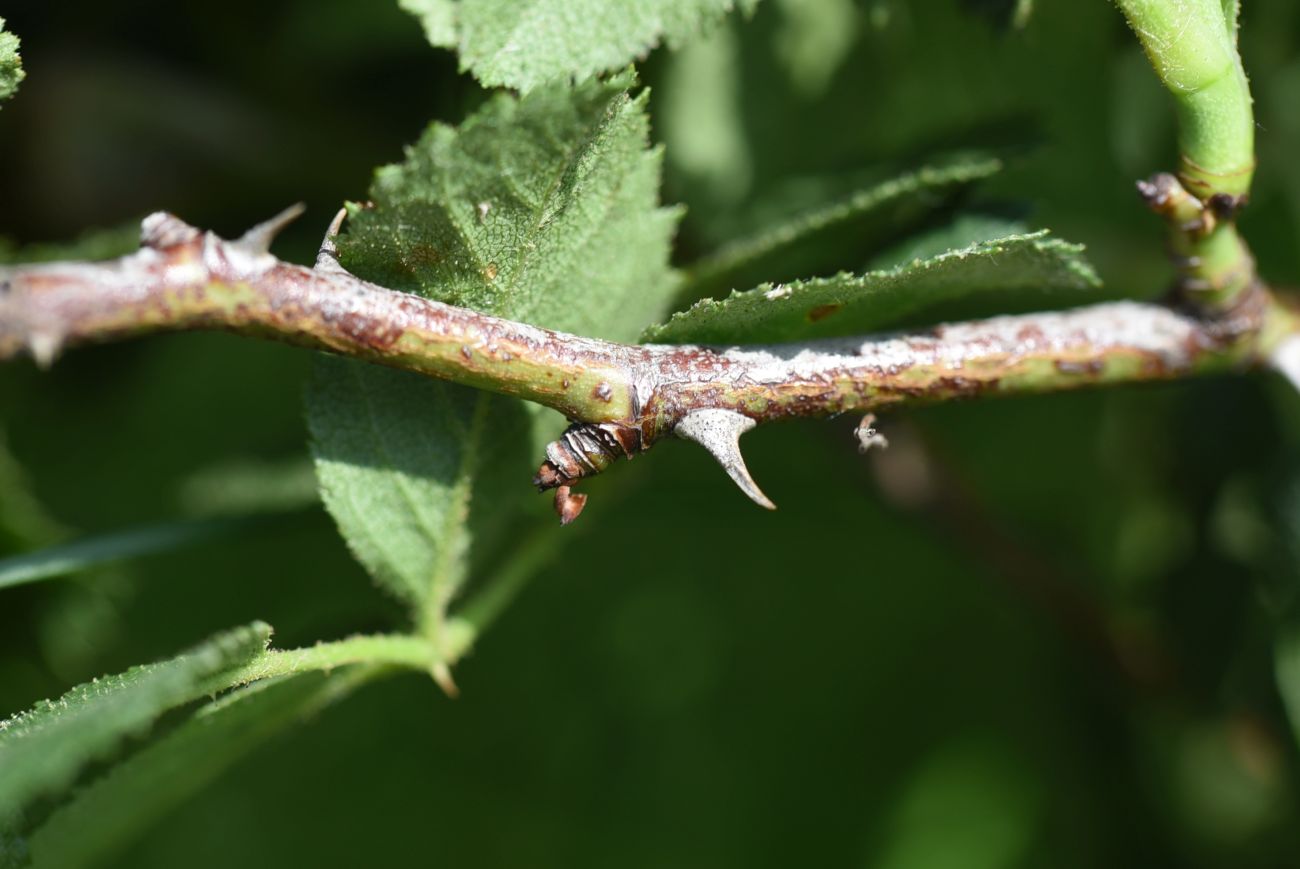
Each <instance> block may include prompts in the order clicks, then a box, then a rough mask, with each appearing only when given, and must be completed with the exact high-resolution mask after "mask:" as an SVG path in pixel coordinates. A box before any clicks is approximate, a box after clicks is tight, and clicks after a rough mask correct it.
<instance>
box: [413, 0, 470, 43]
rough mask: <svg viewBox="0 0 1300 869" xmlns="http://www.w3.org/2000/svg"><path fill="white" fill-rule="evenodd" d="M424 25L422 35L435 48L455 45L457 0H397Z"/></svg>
mask: <svg viewBox="0 0 1300 869" xmlns="http://www.w3.org/2000/svg"><path fill="white" fill-rule="evenodd" d="M398 5H399V6H401V7H402V8H403V9H405V10H406V11H407V12H410V13H411V14H412V15H414V16H415V17H416V18H419V19H420V23H421V24H422V25H424V36H425V38H426V39H428V40H429V44H430V45H433V46H435V47H437V48H455V47H456V14H457V11H458V10H457V6H458V2H457V0H398Z"/></svg>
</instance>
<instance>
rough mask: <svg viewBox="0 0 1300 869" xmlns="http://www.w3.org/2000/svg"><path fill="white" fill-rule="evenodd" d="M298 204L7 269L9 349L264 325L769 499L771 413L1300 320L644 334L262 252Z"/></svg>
mask: <svg viewBox="0 0 1300 869" xmlns="http://www.w3.org/2000/svg"><path fill="white" fill-rule="evenodd" d="M296 214H297V212H296V211H293V210H291V212H286V214H284V215H281V216H280V217H278V218H276V219H273V220H272V221H268V222H267V223H266V224H263V225H261V226H259V227H256V228H254V229H253V230H251V231H250V232H249V233H247V234H246V235H245V236H244V237H243V238H240V239H238V240H236V241H225V240H222V239H220V238H218V237H217V236H215V235H214V234H212V233H210V232H209V233H205V232H201V231H200V230H198V229H196V228H194V227H192V226H189V225H188V224H185V223H184V222H182V221H181V220H179V219H178V218H176V217H173V216H171V215H168V214H162V213H159V214H154V215H152V216H150V217H149V218H147V219H146V220H145V222H144V227H143V239H142V246H141V249H140V250H139V251H137V252H135V253H133V254H130V255H128V256H125V257H122V258H121V259H117V260H112V261H108V262H102V263H82V262H71V263H53V264H44V265H31V266H16V267H6V268H0V359H4V358H9V357H13V356H16V355H18V354H19V353H21V352H23V351H24V350H25V351H26V352H28V353H30V354H31V355H32V356H33V357H34V358H35V359H36V361H37V362H38V363H40V364H42V365H48V364H50V363H51V362H52V361H53V359H54V358H55V356H56V355H57V354H58V353H59V352H60V351H61V350H62V349H63V348H64V347H66V346H71V345H76V344H85V343H91V342H101V341H107V340H113V339H118V338H124V337H128V336H133V335H141V334H145V333H150V332H162V331H181V330H193V329H215V330H223V331H228V332H235V333H239V334H243V335H252V336H256V337H261V338H271V339H275V340H280V341H286V342H289V343H293V344H298V345H302V346H306V347H314V348H318V349H322V350H327V351H331V352H334V353H339V354H343V355H346V356H352V357H355V358H359V359H365V360H368V361H371V362H376V363H380V364H383V365H389V366H392V367H394V368H400V369H405V370H408V371H414V372H418V373H421V374H426V375H430V376H433V377H439V378H443V379H447V380H453V381H456V382H458V383H463V384H467V385H470V386H475V387H479V388H483V389H488V390H491V391H494V392H498V393H502V394H505V395H512V396H516V397H519V398H524V399H527V400H529V401H534V402H538V403H539V404H543V405H546V406H547V407H551V408H554V409H556V410H558V411H560V412H561V413H563V414H565V415H566V416H567V417H569V419H570V420H572V421H574V424H573V425H571V426H570V427H569V429H568V430H567V431H566V432H565V433H564V434H563V436H562V437H561V438H560V439H558V440H556V441H554V442H553V443H551V444H550V445H549V446H548V447H547V450H546V455H547V459H546V461H545V462H544V463H543V464H542V466H541V468H540V470H539V472H538V475H537V478H536V479H535V480H534V482H535V483H536V484H537V485H538V487H539V488H541V489H556V490H557V493H556V506H557V509H558V510H559V511H560V514H561V518H562V520H563V521H565V522H568V521H571V520H572V519H573V518H575V517H576V515H577V514H578V512H579V511H580V510H581V509H582V505H583V502H584V500H585V496H582V495H578V494H575V493H573V492H572V491H571V487H572V486H573V485H574V484H575V483H577V482H578V481H579V480H580V479H582V478H583V477H587V476H591V475H593V474H595V473H598V472H599V471H601V470H603V469H604V468H605V467H607V466H608V465H609V464H610V463H611V462H613V461H614V460H615V459H616V458H618V457H621V456H626V457H631V456H633V455H635V454H637V453H639V452H641V451H644V450H646V449H648V448H649V447H650V446H652V445H653V444H654V443H655V442H656V441H658V440H659V439H661V438H663V437H665V436H668V435H670V434H675V435H677V436H679V437H684V438H687V439H689V440H694V441H696V442H697V443H700V444H701V445H702V446H704V447H705V448H706V449H708V450H709V451H710V452H711V453H712V454H713V455H714V456H715V457H716V458H717V459H718V460H719V461H720V462H721V463H722V465H723V467H724V468H725V469H726V470H727V472H728V474H730V476H731V477H732V478H733V479H734V480H735V481H736V482H737V483H738V484H739V485H740V486H741V488H742V489H743V490H744V491H745V492H746V494H748V495H749V496H750V497H751V498H753V499H754V500H755V501H756V502H758V503H760V504H762V505H764V506H768V507H771V506H772V504H771V502H770V501H768V500H767V499H766V497H764V496H763V494H762V492H761V491H760V490H759V489H758V487H757V486H756V485H755V484H754V482H753V480H752V479H751V478H750V476H749V473H748V471H747V470H746V469H745V464H744V461H743V459H742V458H741V456H740V451H739V446H738V443H737V442H738V439H739V436H740V435H741V434H742V433H743V432H745V431H747V430H749V429H750V428H752V427H753V426H754V425H756V424H757V423H759V422H766V421H769V420H774V419H779V418H783V417H790V416H827V415H831V414H838V413H844V412H849V411H857V412H866V411H869V410H872V409H875V408H881V407H887V406H893V405H899V404H905V403H916V402H928V401H942V400H947V399H952V398H963V397H973V396H980V395H991V394H998V395H1004V394H1015V393H1029V392H1047V391H1056V390H1064V389H1072V388H1077V387H1082V386H1090V385H1096V384H1105V383H1117V382H1129V381H1144V380H1168V379H1174V378H1181V377H1186V376H1190V375H1194V374H1201V373H1206V372H1212V371H1225V370H1238V369H1244V368H1250V367H1253V366H1259V365H1263V364H1268V362H1269V360H1270V357H1271V354H1272V353H1273V351H1274V349H1275V348H1276V347H1277V346H1278V345H1279V344H1280V343H1281V342H1282V341H1283V340H1284V339H1285V338H1287V337H1288V336H1292V335H1294V334H1296V333H1297V332H1300V326H1298V325H1297V320H1296V316H1295V315H1294V314H1292V313H1291V312H1290V311H1289V310H1288V309H1287V308H1286V307H1284V306H1282V305H1281V304H1279V303H1278V302H1277V301H1276V300H1275V299H1274V298H1273V296H1272V295H1271V294H1270V293H1268V292H1267V291H1266V290H1264V289H1263V288H1261V287H1256V288H1255V289H1254V290H1253V291H1252V293H1251V294H1250V295H1249V298H1248V299H1245V300H1241V301H1239V303H1238V304H1236V305H1235V306H1234V307H1233V309H1232V312H1231V313H1230V314H1227V315H1224V316H1220V317H1217V318H1213V319H1210V318H1206V317H1204V316H1198V315H1196V314H1194V313H1191V312H1184V311H1180V310H1176V309H1174V308H1171V307H1166V306H1162V305H1154V304H1139V303H1135V302H1116V303H1110V304H1102V305H1095V306H1092V307H1086V308H1079V309H1076V310H1072V311H1065V312H1054V313H1039V314H1029V315H1022V316H1011V317H995V318H993V319H989V320H981V321H975V322H970V323H962V324H953V325H944V326H938V327H935V328H933V329H929V330H926V331H921V332H915V333H906V334H904V333H899V334H887V335H879V336H869V337H864V338H851V339H840V340H831V341H818V342H814V343H808V344H800V345H776V346H769V347H752V348H744V349H742V348H730V349H713V348H707V347H694V346H654V345H649V346H633V345H625V344H615V343H611V342H608V341H600V340H597V339H593V338H584V337H580V336H577V335H568V334H564V333H561V332H554V331H551V330H548V329H541V328H538V327H535V326H530V325H527V324H524V323H516V322H512V321H509V320H503V319H500V318H497V317H491V316H488V315H486V314H481V313H478V312H475V311H471V310H466V309H463V308H457V307H453V306H450V305H445V304H441V303H439V302H433V301H429V300H427V299H423V298H420V297H418V296H414V295H409V294H406V293H399V292H395V291H392V290H388V289H385V288H383V287H380V286H377V285H375V284H372V283H369V282H367V281H363V280H361V279H360V278H357V277H355V276H354V275H352V274H349V273H348V272H347V271H345V270H344V269H343V268H342V267H341V266H340V265H339V264H338V262H337V260H336V259H335V258H334V255H333V243H332V234H333V233H335V232H337V230H338V225H337V224H338V221H337V220H336V221H335V224H334V225H333V226H331V235H329V236H327V238H326V243H325V244H324V245H323V246H322V250H321V256H320V257H319V258H318V261H317V264H316V266H315V267H306V266H299V265H293V264H290V263H285V262H282V261H280V260H278V259H276V258H275V257H274V256H272V255H271V254H270V253H268V247H269V245H270V241H271V238H272V237H273V235H274V234H275V232H276V231H277V230H278V229H279V228H280V227H281V226H282V225H283V224H284V223H286V222H287V221H288V220H290V219H292V218H293V217H294V216H296Z"/></svg>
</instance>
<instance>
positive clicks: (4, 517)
mask: <svg viewBox="0 0 1300 869" xmlns="http://www.w3.org/2000/svg"><path fill="white" fill-rule="evenodd" d="M0 492H4V497H3V498H0V551H6V550H7V551H13V550H21V549H27V548H30V547H32V546H40V545H43V544H48V543H53V542H54V541H55V540H58V539H59V538H61V537H63V536H65V535H66V534H67V529H66V528H64V527H63V526H62V525H61V524H60V523H59V522H58V521H57V520H56V519H55V518H54V517H53V516H51V515H50V513H49V511H48V510H46V509H45V506H44V505H43V504H41V502H40V500H39V499H38V498H37V497H36V494H35V493H34V492H33V491H32V487H31V482H30V480H29V479H28V475H27V474H26V473H25V471H24V469H23V467H22V465H20V464H19V463H18V459H17V458H15V457H14V455H13V453H12V452H10V450H9V444H8V440H7V438H6V437H5V433H4V430H3V429H0ZM0 564H3V561H0ZM3 573H4V570H3V568H0V576H3ZM3 584H4V580H3V579H0V586H2V585H3Z"/></svg>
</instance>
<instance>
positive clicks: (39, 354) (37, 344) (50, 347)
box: [27, 332, 63, 369]
mask: <svg viewBox="0 0 1300 869" xmlns="http://www.w3.org/2000/svg"><path fill="white" fill-rule="evenodd" d="M27 346H28V348H29V349H30V350H31V352H32V358H33V359H35V360H36V365H37V366H38V367H39V368H43V369H48V368H49V367H50V366H51V365H53V364H54V359H55V357H57V356H58V355H59V350H60V349H62V347H63V341H62V340H60V338H59V336H58V335H56V334H54V333H53V332H33V333H32V334H31V337H29V338H28V339H27Z"/></svg>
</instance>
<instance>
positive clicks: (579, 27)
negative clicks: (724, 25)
mask: <svg viewBox="0 0 1300 869" xmlns="http://www.w3.org/2000/svg"><path fill="white" fill-rule="evenodd" d="M757 2H758V0H637V2H633V3H609V2H608V0H456V2H454V3H453V2H451V0H401V5H402V8H404V9H406V10H407V11H408V12H411V13H412V14H414V15H417V16H418V17H419V18H420V20H421V22H422V23H423V25H424V29H425V33H426V35H427V36H428V37H429V41H430V42H431V43H433V44H434V45H436V46H440V47H452V46H453V45H454V46H455V47H456V49H457V50H458V52H459V54H460V66H461V69H462V70H464V71H468V72H472V73H473V74H474V76H475V77H476V78H477V79H478V80H479V81H480V82H482V83H483V84H485V85H489V86H492V85H504V86H506V87H510V88H515V89H517V90H519V91H522V92H525V93H526V92H528V91H530V90H532V89H534V88H536V87H538V86H540V85H543V84H548V83H554V82H567V81H569V80H573V81H577V82H583V81H586V80H587V79H589V78H591V77H592V76H595V75H596V74H598V73H602V72H609V71H611V70H617V69H622V68H623V67H625V66H627V65H628V64H630V63H632V62H633V61H635V60H639V59H641V58H643V57H645V55H646V54H647V53H648V52H649V51H650V50H651V49H652V48H654V47H655V46H657V45H659V44H660V43H661V42H668V43H669V44H670V45H677V44H680V43H682V42H684V41H686V40H687V39H689V38H690V37H692V36H694V35H696V34H698V33H699V32H700V31H701V30H703V29H704V28H705V27H707V26H708V25H711V24H713V23H714V22H716V21H717V20H718V19H720V18H721V17H722V16H723V15H725V14H727V13H728V12H730V11H732V10H733V9H735V8H737V7H738V8H740V9H742V10H744V11H745V12H746V13H749V12H751V11H753V8H754V6H755V4H756V3H757Z"/></svg>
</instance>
